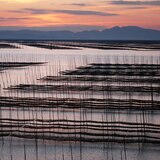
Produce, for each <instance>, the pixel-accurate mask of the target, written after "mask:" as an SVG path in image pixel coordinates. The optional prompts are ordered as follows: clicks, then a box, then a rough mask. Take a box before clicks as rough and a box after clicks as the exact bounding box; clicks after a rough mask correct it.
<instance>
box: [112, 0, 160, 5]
mask: <svg viewBox="0 0 160 160" xmlns="http://www.w3.org/2000/svg"><path fill="white" fill-rule="evenodd" d="M111 4H115V5H154V6H159V5H160V0H151V1H139V0H135V1H129V0H116V1H114V0H113V1H111Z"/></svg>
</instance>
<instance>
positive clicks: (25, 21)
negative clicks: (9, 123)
mask: <svg viewBox="0 0 160 160" xmlns="http://www.w3.org/2000/svg"><path fill="white" fill-rule="evenodd" d="M0 4H1V5H0V26H21V27H47V26H51V27H53V29H54V27H56V26H64V29H65V26H74V25H75V26H76V27H78V26H84V28H85V26H93V27H97V26H99V28H101V27H102V28H109V27H113V26H140V27H145V28H153V29H158V30H160V0H102V1H100V0H77V1H75V0H45V1H44V0H0ZM61 28H62V29H63V27H61ZM91 28H92V27H91Z"/></svg>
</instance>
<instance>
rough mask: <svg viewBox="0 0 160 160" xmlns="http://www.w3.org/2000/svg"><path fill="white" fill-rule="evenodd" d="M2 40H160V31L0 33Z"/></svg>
mask: <svg viewBox="0 0 160 160" xmlns="http://www.w3.org/2000/svg"><path fill="white" fill-rule="evenodd" d="M0 39H3V40H4V39H6V40H12V39H14V40H20V39H23V40H27V39H29V40H160V31H159V30H152V29H144V28H140V27H135V26H127V27H113V28H110V29H105V30H102V31H97V30H92V31H82V32H77V33H74V32H71V31H35V30H18V31H11V30H6V31H0Z"/></svg>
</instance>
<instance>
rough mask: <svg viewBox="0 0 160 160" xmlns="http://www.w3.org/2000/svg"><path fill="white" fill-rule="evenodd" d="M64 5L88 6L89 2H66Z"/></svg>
mask: <svg viewBox="0 0 160 160" xmlns="http://www.w3.org/2000/svg"><path fill="white" fill-rule="evenodd" d="M66 5H71V6H79V7H85V6H90V4H86V3H71V4H66Z"/></svg>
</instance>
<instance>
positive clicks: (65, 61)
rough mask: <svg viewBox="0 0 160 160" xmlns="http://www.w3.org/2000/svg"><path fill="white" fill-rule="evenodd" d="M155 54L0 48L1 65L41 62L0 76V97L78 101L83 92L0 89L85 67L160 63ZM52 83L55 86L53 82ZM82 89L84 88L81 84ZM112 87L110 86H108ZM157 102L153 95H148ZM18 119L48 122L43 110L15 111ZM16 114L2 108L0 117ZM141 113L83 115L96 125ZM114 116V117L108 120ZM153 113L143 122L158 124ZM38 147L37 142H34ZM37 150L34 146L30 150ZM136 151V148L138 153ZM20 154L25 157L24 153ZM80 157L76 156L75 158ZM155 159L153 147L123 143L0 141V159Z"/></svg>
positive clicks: (158, 155)
mask: <svg viewBox="0 0 160 160" xmlns="http://www.w3.org/2000/svg"><path fill="white" fill-rule="evenodd" d="M159 57H160V52H159V51H131V50H124V51H123V50H96V49H81V50H47V49H39V48H33V47H27V46H23V48H22V49H0V61H2V62H3V61H4V62H47V63H46V64H43V65H40V66H29V67H22V68H18V69H17V68H15V69H10V70H6V71H3V72H2V73H0V87H1V88H0V94H1V96H14V97H59V98H66V97H69V98H74V97H76V98H79V97H81V96H82V97H83V96H84V94H83V93H74V94H72V93H70V94H63V93H59V92H56V93H36V94H35V93H21V92H15V91H14V92H13V91H7V90H3V88H7V87H9V86H11V85H18V84H44V83H46V84H48V83H47V82H41V81H39V80H37V79H39V78H42V77H44V76H49V75H58V73H59V72H60V71H64V70H70V69H75V68H76V67H78V66H83V65H87V64H89V63H139V64H141V63H146V64H153V63H154V64H158V63H159V64H160V58H159ZM49 84H50V83H49ZM54 84H61V82H57V83H54ZM84 85H85V84H84ZM113 85H114V84H113ZM131 96H132V98H137V99H148V100H150V99H151V97H150V95H136V94H133V95H131ZM94 97H95V98H102V95H101V94H94V95H91V94H87V97H86V98H94ZM111 97H112V98H117V97H118V98H121V99H123V98H126V97H127V95H125V94H121V95H119V94H113V95H111ZM154 98H155V99H157V100H158V99H159V95H154ZM18 112H19V113H20V114H19V118H23V114H25V118H33V119H35V118H40V117H41V116H42V115H41V114H43V117H44V118H45V119H49V114H50V112H49V111H43V112H42V111H37V110H33V111H28V110H27V111H24V110H23V111H22V110H21V109H19V110H18ZM16 113H17V110H13V111H12V112H11V111H10V110H2V114H1V115H2V118H10V117H12V118H15V119H16V118H18V117H17V114H16ZM52 114H53V115H52V116H53V117H54V118H55V119H57V118H66V119H71V120H72V119H74V117H76V119H77V120H79V119H80V113H79V112H76V113H75V112H71V111H70V112H65V113H62V112H61V111H60V110H58V111H54V112H53V113H52ZM141 114H142V113H139V112H138V113H136V112H135V113H130V112H128V113H123V112H122V113H119V114H116V113H115V114H114V115H113V114H110V113H101V112H100V113H92V115H91V114H90V113H88V116H87V120H99V121H102V120H103V118H104V117H107V119H108V120H112V119H113V118H114V120H115V121H124V122H135V119H136V118H137V121H140V117H141ZM113 116H114V117H113ZM159 117H160V116H159V113H157V114H148V115H147V116H146V120H147V122H148V123H155V124H160V118H159ZM37 143H38V144H37ZM36 146H38V147H36ZM139 148H141V149H139ZM24 150H25V151H26V155H25V154H24ZM81 153H82V154H81ZM25 157H26V159H27V160H36V157H38V160H44V159H46V160H53V159H54V160H64V159H65V160H80V159H83V160H104V159H106V160H118V159H124V160H150V159H152V160H158V159H160V146H158V145H141V146H139V145H138V144H134V145H126V146H125V148H124V145H121V144H107V143H103V144H90V143H78V142H77V143H75V142H72V143H71V142H68V143H60V142H49V141H38V142H36V141H35V140H24V139H16V138H12V137H10V136H9V137H6V138H0V160H11V159H12V160H23V159H25Z"/></svg>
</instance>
